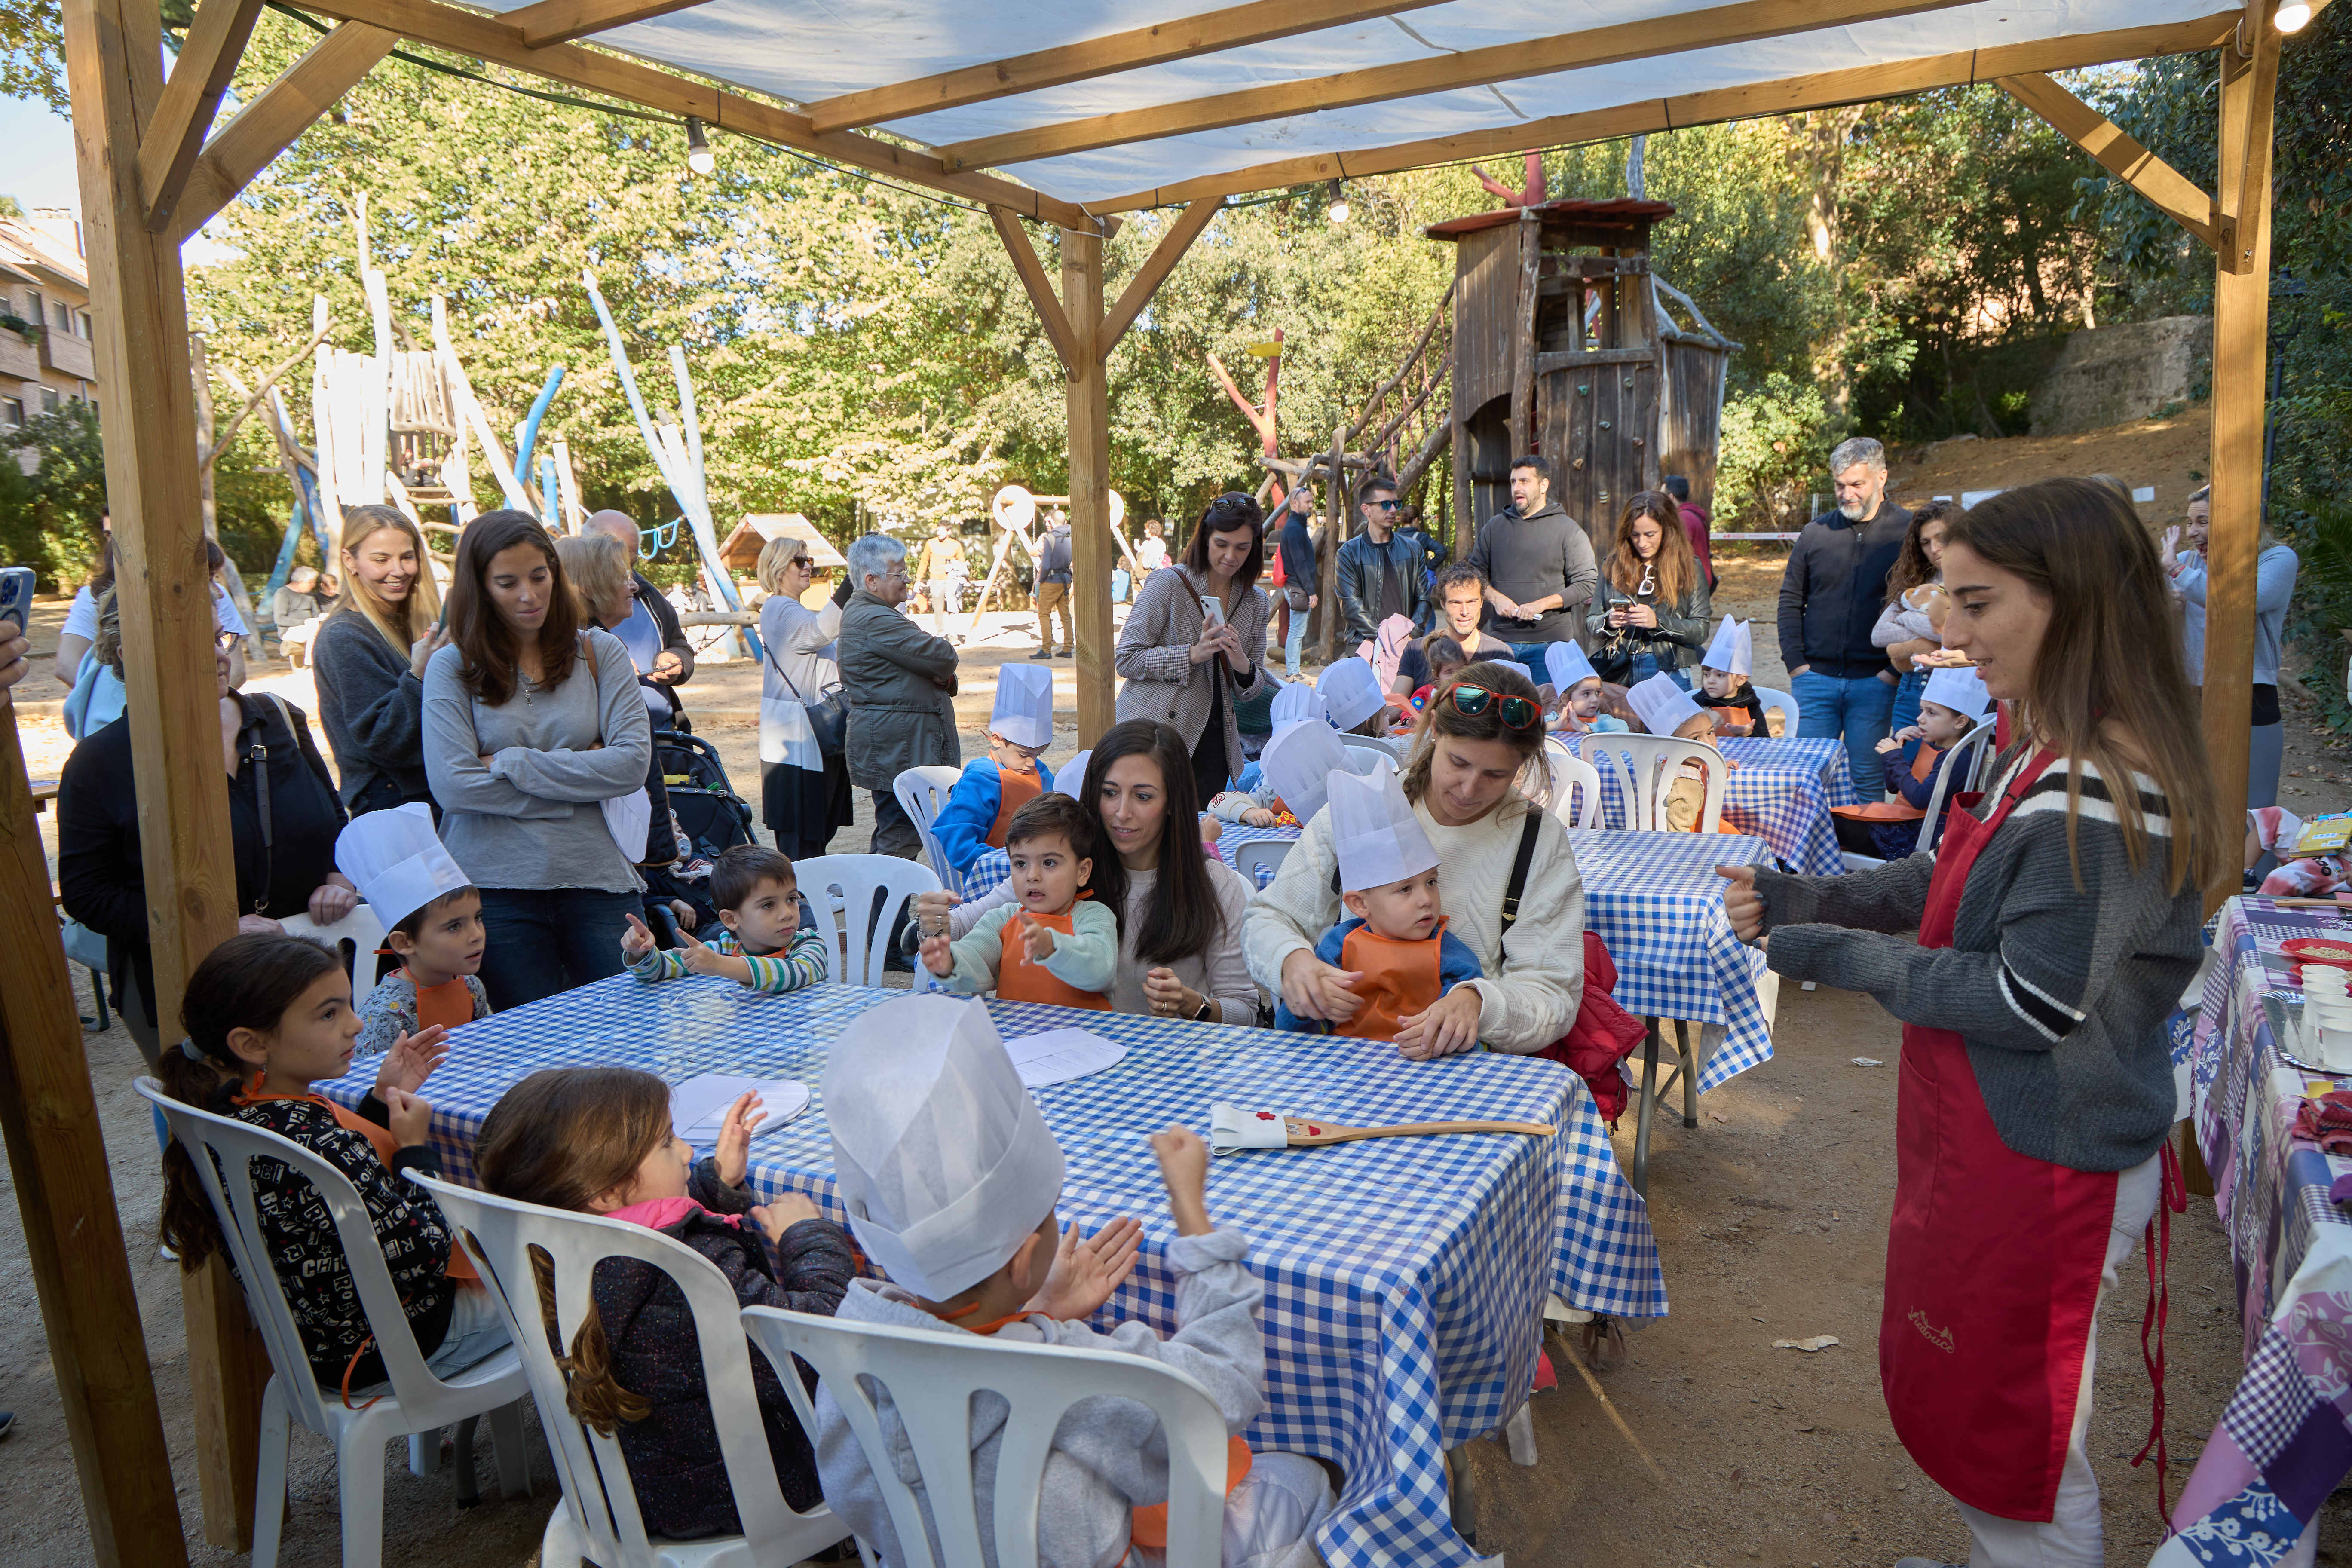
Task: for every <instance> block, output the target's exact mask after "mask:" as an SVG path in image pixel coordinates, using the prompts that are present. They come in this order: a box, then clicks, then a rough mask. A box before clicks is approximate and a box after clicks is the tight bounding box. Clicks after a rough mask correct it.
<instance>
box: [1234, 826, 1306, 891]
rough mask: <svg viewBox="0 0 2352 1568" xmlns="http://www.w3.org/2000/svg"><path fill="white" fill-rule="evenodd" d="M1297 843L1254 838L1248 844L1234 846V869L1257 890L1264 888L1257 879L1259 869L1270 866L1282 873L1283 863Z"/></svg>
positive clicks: (1287, 839)
mask: <svg viewBox="0 0 2352 1568" xmlns="http://www.w3.org/2000/svg"><path fill="white" fill-rule="evenodd" d="M1297 842H1298V841H1297V839H1295V838H1253V839H1251V840H1250V841H1249V842H1248V843H1246V844H1236V845H1234V870H1236V871H1239V872H1240V873H1241V874H1242V879H1243V880H1244V881H1245V882H1247V883H1248V884H1249V885H1250V887H1251V889H1253V890H1255V889H1257V888H1258V887H1260V886H1262V884H1261V883H1260V882H1259V881H1258V879H1257V868H1259V867H1260V866H1270V867H1272V868H1274V869H1275V870H1276V871H1280V870H1281V869H1282V862H1283V861H1284V860H1285V859H1286V858H1287V857H1288V856H1289V854H1290V851H1291V848H1292V847H1293V846H1294V845H1296V844H1297Z"/></svg>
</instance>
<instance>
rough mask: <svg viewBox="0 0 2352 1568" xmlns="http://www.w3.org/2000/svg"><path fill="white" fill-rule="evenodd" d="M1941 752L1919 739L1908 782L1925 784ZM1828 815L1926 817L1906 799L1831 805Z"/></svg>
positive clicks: (1898, 818)
mask: <svg viewBox="0 0 2352 1568" xmlns="http://www.w3.org/2000/svg"><path fill="white" fill-rule="evenodd" d="M1943 754H1944V753H1943V752H1939V751H1937V749H1936V748H1935V747H1933V746H1930V745H1928V744H1927V742H1925V741H1922V742H1919V749H1918V750H1917V751H1916V752H1913V753H1912V755H1911V782H1912V783H1913V784H1926V783H1927V780H1928V779H1929V778H1931V777H1933V776H1934V774H1935V772H1936V760H1937V758H1938V757H1941V756H1942V755H1943ZM1830 815H1831V816H1843V817H1844V818H1845V819H1846V820H1847V821H1849V822H1918V821H1920V820H1922V819H1924V818H1925V817H1926V816H1927V807H1925V806H1920V805H1912V804H1911V803H1910V802H1909V801H1907V800H1900V799H1897V800H1873V801H1865V802H1864V803H1863V804H1862V805H1833V806H1832V807H1830Z"/></svg>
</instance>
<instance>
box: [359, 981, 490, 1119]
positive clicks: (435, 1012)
mask: <svg viewBox="0 0 2352 1568" xmlns="http://www.w3.org/2000/svg"><path fill="white" fill-rule="evenodd" d="M401 973H403V974H408V971H407V970H405V969H403V970H402V971H401ZM408 983H409V984H411V985H415V986H416V1026H417V1028H418V1029H420V1030H424V1029H429V1028H432V1027H433V1026H435V1025H436V1024H437V1025H439V1026H441V1027H442V1028H445V1029H454V1028H456V1027H457V1026H459V1025H460V1024H470V1023H472V1022H473V1021H474V994H473V992H472V991H471V990H469V989H467V985H466V977H465V976H464V975H462V974H460V975H458V976H457V978H456V979H454V980H446V981H444V982H442V983H441V984H438V985H432V986H425V985H417V984H416V977H415V975H413V974H410V975H409V976H408ZM376 1152H378V1153H382V1152H383V1151H382V1150H380V1149H379V1150H378V1151H376ZM384 1163H385V1164H387V1165H389V1164H391V1163H392V1162H391V1161H390V1160H389V1159H386V1160H385V1161H384Z"/></svg>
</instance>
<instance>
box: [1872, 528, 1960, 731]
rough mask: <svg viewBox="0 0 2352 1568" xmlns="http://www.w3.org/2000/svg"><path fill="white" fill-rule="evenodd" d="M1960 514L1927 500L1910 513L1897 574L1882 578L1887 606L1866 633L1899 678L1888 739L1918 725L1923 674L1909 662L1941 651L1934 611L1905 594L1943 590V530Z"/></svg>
mask: <svg viewBox="0 0 2352 1568" xmlns="http://www.w3.org/2000/svg"><path fill="white" fill-rule="evenodd" d="M1958 510H1959V508H1958V507H1956V506H1954V505H1953V504H1952V503H1951V502H1950V501H1948V500H1931V501H1929V502H1928V503H1927V505H1925V506H1923V507H1920V508H1919V509H1918V510H1916V511H1914V512H1913V513H1912V514H1911V527H1910V529H1909V530H1908V531H1906V533H1905V534H1904V535H1903V548H1902V549H1901V551H1899V552H1897V553H1896V555H1895V570H1893V571H1892V572H1889V573H1888V574H1886V607H1885V609H1884V610H1882V611H1880V612H1879V616H1878V624H1877V625H1876V626H1873V627H1871V628H1870V640H1871V643H1872V645H1873V646H1874V647H1883V648H1885V650H1886V660H1887V662H1888V663H1889V664H1892V665H1893V666H1894V667H1895V674H1896V675H1897V676H1898V677H1900V679H1898V680H1897V681H1896V682H1895V712H1894V714H1893V716H1892V717H1891V718H1889V719H1888V720H1887V731H1888V733H1890V734H1895V735H1899V734H1901V733H1902V732H1903V731H1906V730H1908V729H1909V728H1910V727H1911V726H1912V725H1914V724H1916V723H1917V722H1918V721H1919V703H1920V701H1921V700H1923V699H1924V698H1925V697H1926V696H1927V671H1926V670H1924V669H1917V668H1913V666H1912V663H1911V660H1912V658H1913V657H1914V656H1915V655H1918V654H1923V653H1933V652H1935V651H1936V650H1937V648H1939V647H1943V646H1944V642H1943V635H1942V634H1941V633H1940V632H1938V631H1937V629H1936V623H1935V618H1934V616H1933V614H1932V612H1931V611H1930V610H1929V609H1928V608H1927V607H1926V606H1925V605H1912V604H1911V603H1909V602H1908V601H1907V600H1906V597H1905V595H1910V594H1911V593H1912V590H1914V589H1917V588H1937V589H1940V588H1941V587H1942V585H1943V576H1942V573H1943V566H1944V531H1945V530H1946V529H1948V528H1949V527H1950V526H1951V522H1952V518H1953V517H1954V515H1955V514H1957V513H1958ZM1914 596H1915V597H1920V598H1925V597H1926V596H1927V595H1914ZM1918 744H1919V742H1916V741H1911V742H1906V743H1905V745H1904V748H1903V753H1904V757H1905V759H1906V761H1907V760H1908V759H1909V757H1910V755H1911V753H1912V752H1914V751H1916V749H1917V747H1918Z"/></svg>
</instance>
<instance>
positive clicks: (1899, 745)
mask: <svg viewBox="0 0 2352 1568" xmlns="http://www.w3.org/2000/svg"><path fill="white" fill-rule="evenodd" d="M1870 749H1871V750H1872V751H1874V752H1877V753H1878V754H1879V755H1880V756H1882V757H1883V756H1885V754H1886V753H1887V752H1899V751H1901V750H1902V749H1903V742H1901V741H1899V740H1897V739H1896V738H1895V736H1893V735H1885V736H1881V737H1880V738H1879V739H1878V740H1877V741H1875V742H1872V744H1871V748H1870Z"/></svg>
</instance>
